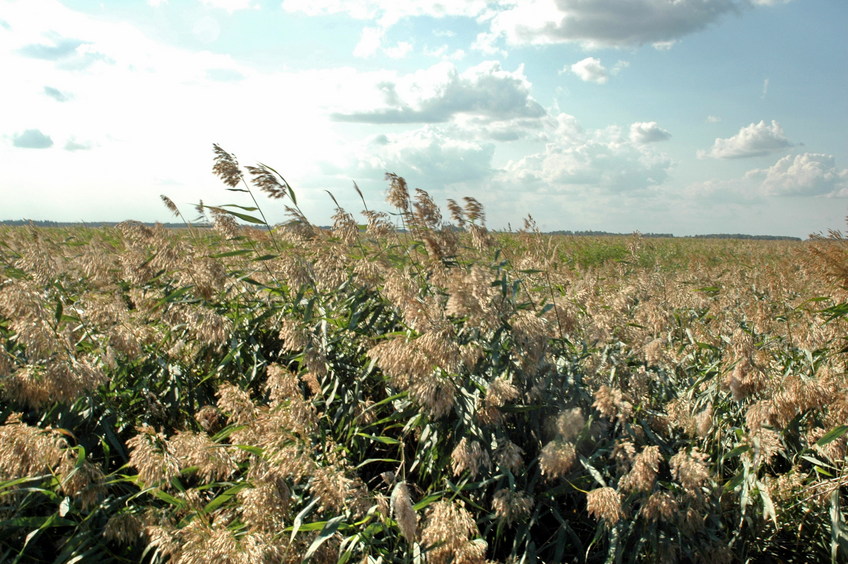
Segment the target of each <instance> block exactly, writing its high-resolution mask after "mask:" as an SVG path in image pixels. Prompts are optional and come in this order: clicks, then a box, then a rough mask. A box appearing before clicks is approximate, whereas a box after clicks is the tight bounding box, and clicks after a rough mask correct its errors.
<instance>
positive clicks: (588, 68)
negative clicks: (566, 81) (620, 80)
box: [569, 57, 609, 84]
mask: <svg viewBox="0 0 848 564" xmlns="http://www.w3.org/2000/svg"><path fill="white" fill-rule="evenodd" d="M569 68H570V69H571V72H573V73H574V74H576V75H577V77H578V78H579V79H580V80H582V81H583V82H594V83H595V84H606V82H607V80H609V72H608V71H607V69H606V67H604V65H602V64H601V60H600V59H596V58H595V57H587V58H585V59H583V60H582V61H579V62H577V63H574V64H573V65H571V67H569Z"/></svg>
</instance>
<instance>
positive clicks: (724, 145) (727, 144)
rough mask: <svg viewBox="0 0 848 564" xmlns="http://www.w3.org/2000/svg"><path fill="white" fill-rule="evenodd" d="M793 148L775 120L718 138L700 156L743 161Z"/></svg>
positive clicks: (749, 126) (754, 124)
mask: <svg viewBox="0 0 848 564" xmlns="http://www.w3.org/2000/svg"><path fill="white" fill-rule="evenodd" d="M791 146H792V143H790V142H789V140H788V139H787V138H786V136H785V135H784V133H783V128H782V127H781V126H780V124H779V123H777V122H776V121H774V120H772V122H771V123H770V124H767V123H766V122H765V121H760V122H759V123H752V124H751V125H748V126H746V127H743V128H742V129H740V130H739V133H737V134H736V135H734V136H733V137H728V138H721V137H719V138H717V139H716V140H715V142H714V143H713V146H712V148H711V149H710V150H709V151H698V156H699V157H701V158H704V157H712V158H716V159H741V158H746V157H759V156H762V155H768V154H769V153H774V152H777V151H782V150H784V149H786V148H788V147H791Z"/></svg>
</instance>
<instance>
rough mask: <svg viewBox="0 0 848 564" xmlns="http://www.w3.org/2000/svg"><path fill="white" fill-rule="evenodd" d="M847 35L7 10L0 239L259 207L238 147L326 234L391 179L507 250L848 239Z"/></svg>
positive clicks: (626, 18) (770, 17) (569, 15)
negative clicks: (200, 208)
mask: <svg viewBox="0 0 848 564" xmlns="http://www.w3.org/2000/svg"><path fill="white" fill-rule="evenodd" d="M846 25H848V3H846V2H843V1H841V0H794V1H792V0H790V1H784V0H677V1H676V2H669V1H668V0H593V1H587V0H522V1H517V0H504V1H485V0H460V1H455V0H442V1H440V2H424V1H418V0H393V1H389V0H275V1H265V0H148V1H146V2H145V1H142V0H138V1H120V2H119V1H110V2H103V1H92V0H64V1H59V0H25V1H10V0H0V69H2V71H3V75H4V76H5V77H6V79H5V80H4V86H3V88H2V89H0V101H2V103H0V192H2V194H0V195H2V199H1V200H0V201H2V202H3V204H2V207H0V219H20V218H28V219H52V220H59V221H78V220H83V221H100V220H103V221H120V220H124V219H138V220H143V221H155V220H160V221H170V220H171V218H170V216H169V213H168V212H167V210H165V208H164V207H163V206H162V204H161V201H160V199H159V195H160V194H165V195H167V196H169V197H170V198H171V199H172V200H174V201H175V202H176V203H177V204H178V205H179V206H180V207H182V208H183V209H184V210H185V211H186V213H189V212H190V213H192V214H193V209H192V207H191V206H192V205H193V204H195V203H197V202H198V201H199V200H201V199H202V200H203V201H204V202H206V203H211V204H214V203H230V202H233V203H239V202H236V201H234V199H233V194H232V193H229V192H226V191H225V190H224V187H223V185H222V184H221V183H220V182H219V181H218V180H217V179H216V178H215V177H214V176H213V175H212V173H211V165H212V144H213V143H219V144H221V145H222V146H223V147H224V148H225V149H227V150H229V151H231V152H233V153H235V154H236V155H237V156H238V158H239V160H240V161H241V162H242V163H243V164H254V163H255V162H265V163H268V164H270V165H271V166H274V167H275V168H276V169H277V170H279V171H281V172H282V173H283V174H284V175H285V176H286V178H287V179H288V180H289V182H290V183H291V184H292V185H293V186H294V188H295V190H296V192H297V194H298V197H299V203H300V204H301V207H302V208H303V209H304V211H305V212H306V215H307V216H308V217H309V218H310V219H311V220H312V221H313V222H314V223H316V224H327V223H329V217H330V215H332V213H333V205H332V202H331V200H330V199H329V197H328V196H327V194H326V192H325V191H324V190H325V189H328V190H330V191H332V192H333V193H334V194H335V196H336V198H337V199H338V200H339V202H340V203H341V204H342V205H343V206H344V207H346V208H348V210H349V211H351V212H354V213H355V212H357V211H359V209H360V208H361V203H360V202H359V200H358V197H357V196H356V194H355V192H354V190H353V181H355V182H356V183H357V184H358V185H359V186H360V188H362V190H363V192H364V193H365V197H366V199H367V201H368V204H369V206H370V207H372V208H380V207H381V206H383V201H384V195H385V191H386V187H387V184H386V182H385V180H384V175H385V173H386V172H393V173H397V174H399V175H401V176H404V177H406V178H407V180H408V181H409V183H410V185H411V186H412V187H421V188H424V189H426V190H428V191H429V192H431V194H432V195H433V196H434V198H435V199H436V201H437V202H440V203H442V204H444V203H445V201H446V199H447V198H455V199H456V198H460V197H462V196H473V197H475V198H477V199H478V200H480V201H481V202H482V203H483V204H484V205H485V207H486V211H487V219H488V224H489V226H490V227H493V228H506V227H507V226H513V227H517V226H520V225H522V223H523V219H524V217H526V216H527V215H528V214H531V215H532V216H533V217H534V218H535V219H536V221H537V223H538V224H539V226H540V227H541V228H542V229H543V230H555V229H572V230H584V229H591V230H607V231H616V232H632V231H636V230H638V231H642V232H671V233H674V234H677V235H691V234H699V233H718V232H723V233H750V234H779V235H793V236H799V237H805V236H807V235H808V234H810V233H816V232H824V231H826V230H828V229H832V228H833V229H843V228H844V225H845V223H844V222H845V216H846V214H848V200H846V198H847V197H848V135H846V134H845V132H846V131H847V130H848V72H846V71H848V42H846V40H845V39H844V30H845V29H846ZM241 203H244V202H241ZM263 206H264V208H265V211H266V213H267V214H268V215H269V216H270V218H271V219H272V221H284V220H285V215H284V211H283V210H282V206H281V205H280V203H279V202H277V201H270V200H269V201H267V202H265V203H263Z"/></svg>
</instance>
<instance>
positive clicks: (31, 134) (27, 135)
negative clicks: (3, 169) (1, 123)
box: [12, 129, 53, 149]
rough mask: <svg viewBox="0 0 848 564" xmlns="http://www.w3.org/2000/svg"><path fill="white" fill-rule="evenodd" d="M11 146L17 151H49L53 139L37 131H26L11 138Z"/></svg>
mask: <svg viewBox="0 0 848 564" xmlns="http://www.w3.org/2000/svg"><path fill="white" fill-rule="evenodd" d="M12 145H14V146H15V147H18V148H19V149H49V148H50V147H52V146H53V139H51V138H50V136H49V135H46V134H44V133H42V132H41V131H40V130H38V129H27V130H26V131H23V132H21V133H18V134H16V135H14V136H12Z"/></svg>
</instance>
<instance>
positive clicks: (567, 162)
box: [507, 114, 672, 192]
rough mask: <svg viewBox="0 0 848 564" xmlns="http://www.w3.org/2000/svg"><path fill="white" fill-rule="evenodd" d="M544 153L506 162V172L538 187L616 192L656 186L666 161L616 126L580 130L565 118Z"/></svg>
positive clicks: (664, 175)
mask: <svg viewBox="0 0 848 564" xmlns="http://www.w3.org/2000/svg"><path fill="white" fill-rule="evenodd" d="M557 121H558V125H557V127H556V129H555V130H554V131H553V132H552V134H551V135H550V141H549V142H548V143H547V145H546V146H545V149H544V151H542V152H539V153H536V154H533V155H529V156H526V157H524V158H522V159H519V160H517V161H512V162H510V163H509V165H508V166H507V170H508V173H509V174H510V175H511V176H513V177H514V178H515V179H516V180H517V181H520V182H529V183H538V184H539V185H540V186H539V188H540V189H546V188H547V189H556V188H557V187H568V186H585V187H591V188H603V189H608V190H611V191H616V192H622V191H630V190H639V189H644V188H647V187H649V186H653V185H657V184H661V183H662V182H664V181H665V180H666V178H667V177H668V171H669V169H670V168H671V166H672V161H671V159H670V158H669V157H668V156H666V155H664V154H662V153H659V152H656V151H654V150H652V149H650V148H649V147H647V146H645V144H643V143H636V142H633V141H632V140H631V139H629V137H628V136H626V135H625V133H624V132H623V131H622V130H621V129H620V128H618V127H609V128H606V129H602V130H596V131H589V132H587V131H584V130H583V129H582V128H581V127H580V125H579V124H578V123H577V120H576V119H574V118H573V117H572V116H569V115H567V114H560V115H559V116H558V117H557Z"/></svg>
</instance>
